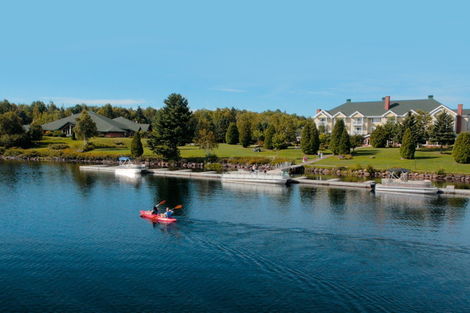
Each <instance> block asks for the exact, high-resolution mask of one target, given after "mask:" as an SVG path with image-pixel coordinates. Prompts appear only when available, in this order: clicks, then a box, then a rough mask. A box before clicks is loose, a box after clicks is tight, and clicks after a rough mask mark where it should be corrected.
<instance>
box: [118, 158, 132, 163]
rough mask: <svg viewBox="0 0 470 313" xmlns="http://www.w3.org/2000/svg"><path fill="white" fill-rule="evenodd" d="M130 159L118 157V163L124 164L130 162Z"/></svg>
mask: <svg viewBox="0 0 470 313" xmlns="http://www.w3.org/2000/svg"><path fill="white" fill-rule="evenodd" d="M130 160H131V159H130V158H129V157H119V162H126V161H130Z"/></svg>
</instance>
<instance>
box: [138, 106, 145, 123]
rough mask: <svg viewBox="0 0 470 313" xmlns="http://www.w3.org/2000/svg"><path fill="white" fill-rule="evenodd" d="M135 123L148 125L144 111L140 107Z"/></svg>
mask: <svg viewBox="0 0 470 313" xmlns="http://www.w3.org/2000/svg"><path fill="white" fill-rule="evenodd" d="M135 121H136V122H137V123H141V124H145V123H147V119H146V118H145V115H144V111H143V110H142V109H141V108H140V106H139V107H137V110H136V111H135Z"/></svg>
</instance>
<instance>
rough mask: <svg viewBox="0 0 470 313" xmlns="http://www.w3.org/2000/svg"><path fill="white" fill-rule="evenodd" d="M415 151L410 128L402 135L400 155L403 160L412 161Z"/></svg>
mask: <svg viewBox="0 0 470 313" xmlns="http://www.w3.org/2000/svg"><path fill="white" fill-rule="evenodd" d="M415 151H416V142H415V140H414V138H413V133H412V131H411V129H410V128H408V129H406V130H405V134H404V135H403V139H402V144H401V147H400V155H401V157H402V158H403V159H414V158H415Z"/></svg>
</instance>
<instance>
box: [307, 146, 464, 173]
mask: <svg viewBox="0 0 470 313" xmlns="http://www.w3.org/2000/svg"><path fill="white" fill-rule="evenodd" d="M415 156H416V159H415V160H401V159H400V151H399V149H398V148H382V149H380V148H360V149H357V150H356V152H355V154H354V157H353V158H352V159H351V160H340V159H338V158H337V157H330V158H328V159H325V160H322V161H319V162H318V163H315V166H319V167H320V166H334V167H340V166H344V167H357V166H360V167H362V168H366V167H367V166H368V165H371V166H373V167H374V168H376V169H388V168H391V167H403V168H407V169H410V170H413V171H419V172H437V171H439V170H441V169H442V170H444V171H445V172H446V173H461V174H468V173H470V164H459V163H457V162H455V161H454V159H453V158H452V155H451V154H450V152H445V154H441V153H439V152H438V151H432V152H429V151H416V154H415Z"/></svg>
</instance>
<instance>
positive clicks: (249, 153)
mask: <svg viewBox="0 0 470 313" xmlns="http://www.w3.org/2000/svg"><path fill="white" fill-rule="evenodd" d="M131 141H132V138H103V137H94V138H92V139H90V142H92V143H93V144H94V145H95V146H97V148H96V149H94V150H92V151H88V152H84V153H83V154H84V155H95V156H96V155H116V156H120V155H129V154H130V145H131ZM142 143H143V145H144V156H155V155H154V153H153V152H152V151H151V150H150V149H149V148H148V147H147V139H145V138H143V139H142ZM51 144H66V145H68V146H69V147H70V148H69V149H66V151H78V150H80V149H81V147H82V146H83V141H81V140H72V139H71V138H68V137H44V138H43V140H41V141H40V142H38V143H37V145H38V146H37V147H35V148H33V150H36V151H38V152H44V153H47V151H50V150H49V145H51ZM180 152H181V157H183V158H201V157H204V156H205V155H206V152H205V151H204V150H202V149H199V148H198V147H197V146H191V145H187V146H184V147H180ZM212 153H214V154H216V155H217V156H218V157H220V158H230V157H260V158H281V159H289V160H297V161H300V160H301V159H302V157H303V155H304V154H303V153H302V151H301V150H300V149H295V148H289V149H285V150H280V151H274V150H266V149H262V152H253V148H243V147H242V146H240V145H228V144H219V147H218V148H217V149H214V150H213V151H212ZM311 157H313V156H311ZM311 157H310V158H311Z"/></svg>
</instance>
